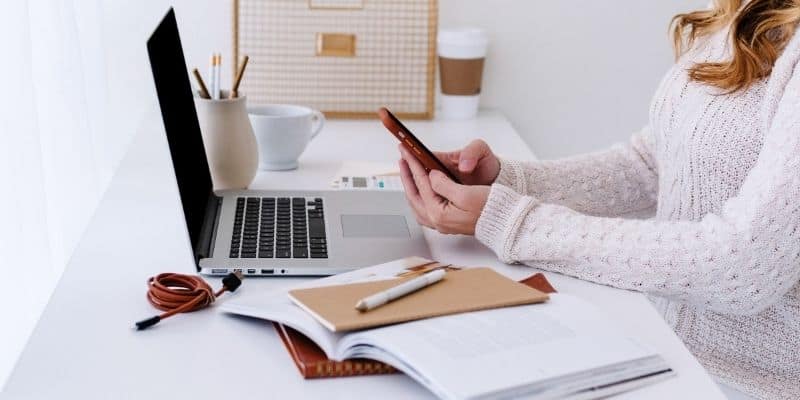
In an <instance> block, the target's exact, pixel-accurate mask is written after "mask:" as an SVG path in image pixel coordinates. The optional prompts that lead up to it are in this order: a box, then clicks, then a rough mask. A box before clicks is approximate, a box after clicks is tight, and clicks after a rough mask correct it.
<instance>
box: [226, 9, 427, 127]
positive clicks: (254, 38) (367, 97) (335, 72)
mask: <svg viewBox="0 0 800 400" xmlns="http://www.w3.org/2000/svg"><path fill="white" fill-rule="evenodd" d="M437 19H438V15H437V3H436V0H362V1H360V0H235V1H234V24H233V26H234V53H235V54H234V56H235V59H236V60H239V59H240V57H241V56H243V55H245V54H247V55H248V56H250V62H249V64H248V67H247V74H246V77H245V79H244V81H243V82H242V86H241V89H240V91H241V92H243V93H246V94H247V97H248V101H249V102H251V104H253V103H255V104H261V103H292V104H302V105H306V106H309V107H313V108H316V109H319V110H321V111H323V112H325V114H326V115H327V116H329V117H373V116H374V115H375V110H377V109H378V108H379V107H381V106H386V107H389V108H390V109H391V110H393V111H394V112H395V113H396V114H398V115H400V116H402V117H405V118H430V117H432V115H433V97H434V96H433V91H434V73H435V54H436V48H435V46H436V25H437ZM331 33H333V34H347V35H352V36H354V38H355V41H354V44H355V48H354V54H352V55H346V56H324V55H320V54H318V53H319V48H318V43H317V42H318V39H319V37H320V35H325V34H331Z"/></svg>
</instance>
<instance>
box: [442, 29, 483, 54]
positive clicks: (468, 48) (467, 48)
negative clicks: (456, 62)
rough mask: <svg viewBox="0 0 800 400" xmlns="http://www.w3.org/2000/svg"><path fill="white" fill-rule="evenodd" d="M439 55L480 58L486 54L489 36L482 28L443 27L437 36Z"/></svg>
mask: <svg viewBox="0 0 800 400" xmlns="http://www.w3.org/2000/svg"><path fill="white" fill-rule="evenodd" d="M437 42H438V43H437V44H438V47H439V55H440V56H442V57H446V58H462V59H469V58H481V57H485V56H486V50H487V47H488V45H489V37H488V36H487V35H486V32H485V31H483V30H482V29H477V28H463V29H443V30H440V31H439V34H438V37H437Z"/></svg>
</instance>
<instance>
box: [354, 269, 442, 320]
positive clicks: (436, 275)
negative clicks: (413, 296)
mask: <svg viewBox="0 0 800 400" xmlns="http://www.w3.org/2000/svg"><path fill="white" fill-rule="evenodd" d="M444 274H445V271H444V270H443V269H437V270H433V271H431V272H428V273H427V274H424V275H422V276H418V277H416V278H414V279H411V280H409V281H407V282H403V283H401V284H399V285H397V286H395V287H392V288H389V289H386V290H384V291H382V292H379V293H375V294H373V295H371V296H367V297H365V298H363V299H361V300H359V301H358V303H356V310H358V311H369V310H372V309H375V308H378V307H380V306H382V305H384V304H386V303H388V302H390V301H392V300H395V299H398V298H400V297H403V296H405V295H408V294H410V293H413V292H416V291H417V290H420V289H422V288H425V287H428V286H430V285H433V284H434V283H436V282H439V281H441V280H442V278H444Z"/></svg>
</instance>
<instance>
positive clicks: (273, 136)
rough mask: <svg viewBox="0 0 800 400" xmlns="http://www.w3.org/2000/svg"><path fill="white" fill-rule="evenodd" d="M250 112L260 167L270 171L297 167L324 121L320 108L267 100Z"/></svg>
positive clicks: (253, 107) (249, 109)
mask: <svg viewBox="0 0 800 400" xmlns="http://www.w3.org/2000/svg"><path fill="white" fill-rule="evenodd" d="M247 112H248V114H249V116H250V123H251V124H252V126H253V132H254V133H255V136H256V141H257V142H258V159H259V162H258V168H259V169H262V170H267V171H283V170H289V169H295V168H297V159H298V158H300V155H301V154H303V151H304V150H305V149H306V146H307V145H308V143H309V142H310V141H311V139H313V138H314V137H315V136H317V134H318V133H319V132H320V131H321V130H322V127H323V125H325V116H324V115H323V114H322V113H321V112H319V111H317V110H313V109H311V108H308V107H303V106H294V105H289V104H264V105H258V106H251V107H248V108H247Z"/></svg>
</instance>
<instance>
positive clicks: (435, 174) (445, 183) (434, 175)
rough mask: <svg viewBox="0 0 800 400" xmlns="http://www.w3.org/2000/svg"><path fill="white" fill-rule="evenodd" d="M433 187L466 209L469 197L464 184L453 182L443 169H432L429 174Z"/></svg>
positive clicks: (439, 193) (459, 206) (435, 190)
mask: <svg viewBox="0 0 800 400" xmlns="http://www.w3.org/2000/svg"><path fill="white" fill-rule="evenodd" d="M429 178H430V180H431V188H432V189H433V191H434V192H436V193H437V194H438V195H439V196H442V197H444V198H445V199H447V200H449V201H450V202H451V203H453V204H454V205H455V206H456V207H458V208H460V209H462V210H465V209H466V208H465V207H466V201H467V199H466V198H465V196H464V193H465V191H464V190H463V188H464V186H463V185H459V184H457V183H455V182H453V181H452V180H451V179H450V178H448V177H447V175H445V174H444V173H443V172H442V171H438V170H435V169H434V170H432V171H431V172H430V174H429Z"/></svg>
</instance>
